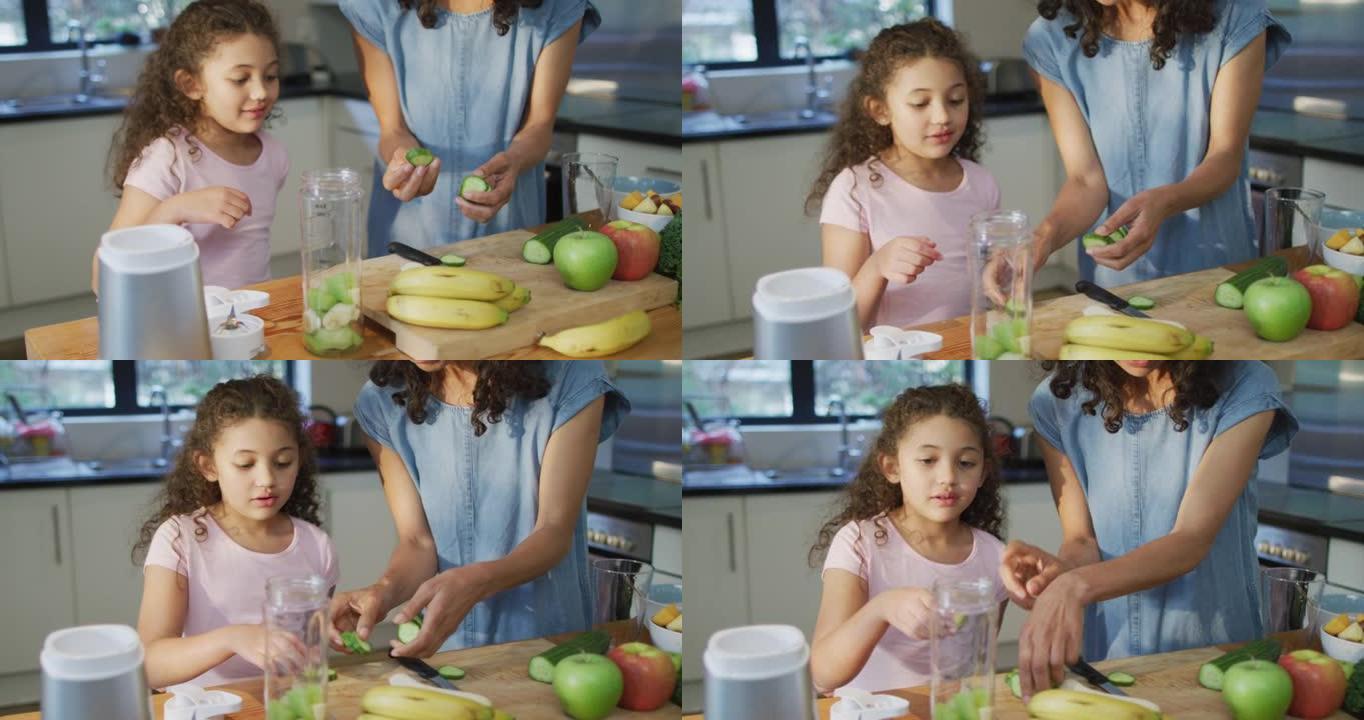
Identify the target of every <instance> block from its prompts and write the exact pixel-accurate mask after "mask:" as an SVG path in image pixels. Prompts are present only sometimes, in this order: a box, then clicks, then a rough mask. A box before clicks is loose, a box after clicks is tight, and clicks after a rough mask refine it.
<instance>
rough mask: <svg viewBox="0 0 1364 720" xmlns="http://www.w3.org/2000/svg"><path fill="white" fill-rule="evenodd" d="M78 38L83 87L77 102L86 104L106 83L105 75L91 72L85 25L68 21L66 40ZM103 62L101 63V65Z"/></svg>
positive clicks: (76, 20)
mask: <svg viewBox="0 0 1364 720" xmlns="http://www.w3.org/2000/svg"><path fill="white" fill-rule="evenodd" d="M73 35H74V36H75V37H76V43H77V44H78V45H79V46H80V51H81V87H80V92H78V93H76V98H75V102H77V103H79V104H85V103H88V102H90V97H91V95H92V94H94V92H95V86H96V85H97V84H99V83H100V82H103V81H104V75H103V74H100V73H97V72H91V70H90V47H89V45H88V44H86V42H85V25H84V24H83V23H81V21H80V20H79V19H77V18H71V19H70V20H67V21H66V40H67V42H70V41H71V37H72V36H73ZM103 62H104V61H103V60H101V61H100V63H101V65H102V64H103Z"/></svg>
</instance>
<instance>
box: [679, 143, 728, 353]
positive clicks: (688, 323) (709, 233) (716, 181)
mask: <svg viewBox="0 0 1364 720" xmlns="http://www.w3.org/2000/svg"><path fill="white" fill-rule="evenodd" d="M719 148H720V146H719V145H718V144H715V143H703V144H694V145H687V146H686V152H684V153H683V154H682V159H683V161H684V163H685V165H686V176H685V179H684V180H683V183H682V184H683V188H684V190H683V192H684V194H685V197H684V200H685V202H687V203H690V204H688V205H686V208H685V209H686V212H685V216H686V230H685V232H684V233H683V241H682V244H683V246H682V274H683V277H685V278H686V279H687V280H686V282H684V283H683V284H682V327H684V328H693V327H700V326H703V325H713V324H715V323H722V322H727V321H729V320H733V319H734V305H733V300H732V298H731V296H730V292H729V285H730V283H729V259H728V258H729V243H728V241H727V240H726V238H725V202H724V197H723V195H722V193H721V191H720V150H719Z"/></svg>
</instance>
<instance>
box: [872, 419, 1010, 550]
mask: <svg viewBox="0 0 1364 720" xmlns="http://www.w3.org/2000/svg"><path fill="white" fill-rule="evenodd" d="M980 442H981V441H980V437H979V436H978V435H977V433H976V431H975V430H973V429H972V428H971V426H970V425H969V424H967V423H966V421H964V420H958V419H957V418H952V417H948V416H946V415H935V416H933V417H931V418H928V419H925V420H921V421H919V422H916V423H914V425H913V426H912V427H911V428H910V429H909V431H908V432H906V433H905V435H904V437H902V438H900V444H899V447H898V450H897V452H896V456H895V457H894V458H889V457H884V456H883V457H882V458H881V471H882V473H884V474H885V476H886V478H887V479H888V480H890V482H892V483H898V484H899V485H900V492H901V494H902V495H903V496H904V501H905V507H906V508H907V509H909V510H910V511H912V512H913V513H915V514H917V515H919V516H920V517H922V518H924V519H925V520H928V521H930V522H936V523H949V522H954V521H956V520H957V518H959V517H961V514H962V513H963V512H966V508H967V507H968V506H969V505H970V504H971V501H972V500H974V499H975V497H976V492H977V491H978V490H980V486H981V483H982V482H984V479H985V449H984V448H983V447H981V444H980Z"/></svg>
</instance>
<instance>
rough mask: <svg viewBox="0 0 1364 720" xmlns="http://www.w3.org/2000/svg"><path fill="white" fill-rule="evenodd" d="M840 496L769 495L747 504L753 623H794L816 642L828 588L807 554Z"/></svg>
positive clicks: (750, 597) (829, 493) (749, 574)
mask: <svg viewBox="0 0 1364 720" xmlns="http://www.w3.org/2000/svg"><path fill="white" fill-rule="evenodd" d="M838 497H839V494H838V493H834V492H818V493H768V494H762V495H750V496H748V497H747V498H746V499H745V500H744V509H745V511H746V512H745V517H746V526H747V530H748V537H747V542H748V553H749V559H750V562H749V564H748V604H749V607H750V608H752V616H753V619H752V622H754V623H763V624H766V623H777V624H781V625H794V626H796V627H798V628H800V629H801V631H802V632H804V633H805V637H806V638H807V639H812V638H814V634H815V620H816V619H817V618H818V617H819V600H820V597H821V596H822V594H823V587H824V585H823V582H822V581H821V580H820V568H819V567H811V566H810V563H809V550H810V546H812V545H814V543H815V540H816V539H817V538H818V536H819V528H820V526H821V525H823V524H824V522H825V521H826V520H828V519H829V518H830V517H831V516H832V515H833V512H834V510H835V508H834V501H835V500H836V499H837V498H838ZM821 560H822V558H821Z"/></svg>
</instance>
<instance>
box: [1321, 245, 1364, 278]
mask: <svg viewBox="0 0 1364 720" xmlns="http://www.w3.org/2000/svg"><path fill="white" fill-rule="evenodd" d="M1321 252H1322V254H1323V255H1325V256H1326V264H1327V265H1330V266H1331V267H1333V268H1336V269H1337V270H1344V271H1345V272H1347V273H1350V274H1351V275H1364V255H1351V254H1349V253H1343V252H1341V251H1339V250H1332V249H1331V248H1328V247H1326V246H1325V245H1322V246H1321Z"/></svg>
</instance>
